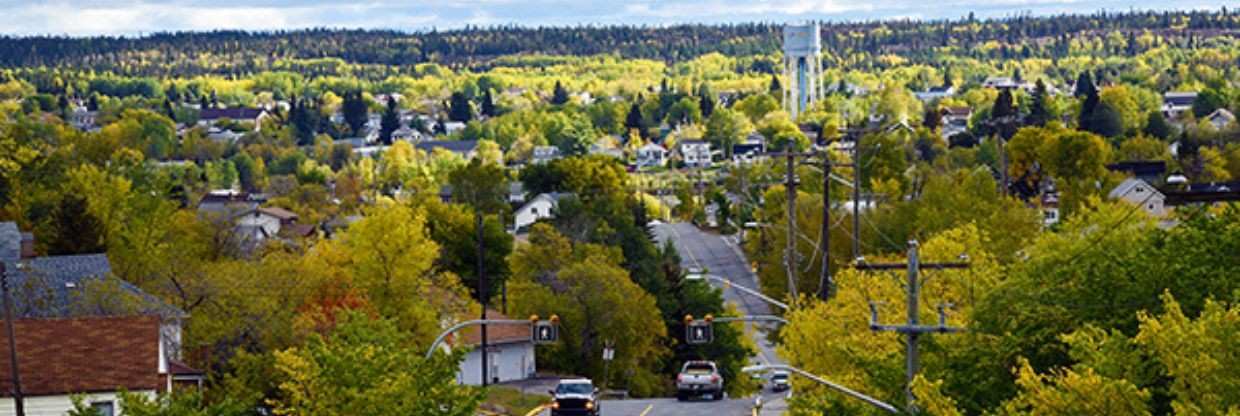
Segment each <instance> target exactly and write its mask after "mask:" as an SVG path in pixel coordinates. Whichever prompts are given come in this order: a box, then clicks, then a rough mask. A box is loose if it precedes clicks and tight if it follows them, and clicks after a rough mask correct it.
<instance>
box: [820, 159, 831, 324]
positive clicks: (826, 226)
mask: <svg viewBox="0 0 1240 416" xmlns="http://www.w3.org/2000/svg"><path fill="white" fill-rule="evenodd" d="M830 270H831V152H829V151H823V152H822V270H821V271H820V272H819V275H818V298H819V299H822V300H827V299H830V298H831V295H832V293H834V292H835V281H833V280H832V279H831V271H830Z"/></svg>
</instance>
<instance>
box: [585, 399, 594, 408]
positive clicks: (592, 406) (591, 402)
mask: <svg viewBox="0 0 1240 416" xmlns="http://www.w3.org/2000/svg"><path fill="white" fill-rule="evenodd" d="M593 409H594V402H593V401H588V402H586V410H593Z"/></svg>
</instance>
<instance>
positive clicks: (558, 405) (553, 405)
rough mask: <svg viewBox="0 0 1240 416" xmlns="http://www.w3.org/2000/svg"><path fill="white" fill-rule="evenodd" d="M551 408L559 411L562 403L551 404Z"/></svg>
mask: <svg viewBox="0 0 1240 416" xmlns="http://www.w3.org/2000/svg"><path fill="white" fill-rule="evenodd" d="M551 408H552V409H559V408H560V402H551Z"/></svg>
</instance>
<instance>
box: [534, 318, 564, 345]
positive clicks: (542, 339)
mask: <svg viewBox="0 0 1240 416" xmlns="http://www.w3.org/2000/svg"><path fill="white" fill-rule="evenodd" d="M557 339H559V328H557V327H556V325H555V323H553V322H551V321H538V322H535V323H534V325H531V326H530V340H531V341H533V342H534V344H537V345H543V344H551V343H554V342H555V341H556V340H557Z"/></svg>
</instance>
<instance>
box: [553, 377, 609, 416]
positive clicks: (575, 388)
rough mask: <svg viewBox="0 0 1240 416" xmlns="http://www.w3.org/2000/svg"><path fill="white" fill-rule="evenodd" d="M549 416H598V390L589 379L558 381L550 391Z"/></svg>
mask: <svg viewBox="0 0 1240 416" xmlns="http://www.w3.org/2000/svg"><path fill="white" fill-rule="evenodd" d="M550 393H551V398H552V399H554V400H555V401H553V402H552V403H551V416H598V414H599V402H598V389H596V388H594V382H592V381H590V380H589V379H584V378H578V379H566V380H560V384H559V385H557V386H555V390H551V392H550Z"/></svg>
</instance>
